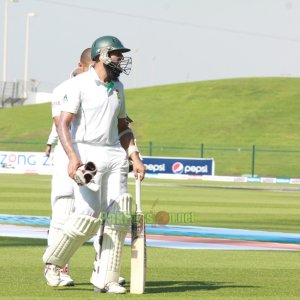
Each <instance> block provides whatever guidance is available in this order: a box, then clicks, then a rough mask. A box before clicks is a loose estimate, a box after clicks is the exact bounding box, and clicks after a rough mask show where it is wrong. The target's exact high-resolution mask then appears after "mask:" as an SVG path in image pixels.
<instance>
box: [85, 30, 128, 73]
mask: <svg viewBox="0 0 300 300" xmlns="http://www.w3.org/2000/svg"><path fill="white" fill-rule="evenodd" d="M112 51H120V52H121V53H125V52H129V51H130V49H128V48H126V47H124V46H123V44H122V42H121V41H120V40H119V39H118V38H116V37H114V36H111V35H106V36H102V37H99V38H98V39H96V40H95V41H94V43H93V45H92V51H91V57H92V60H98V59H99V60H100V61H102V62H103V63H104V64H105V65H108V66H110V67H112V68H117V69H118V70H119V71H120V72H121V73H122V72H123V73H125V74H126V75H129V73H130V71H131V65H132V59H131V57H123V58H122V59H121V60H120V61H119V62H118V63H117V64H116V63H115V62H112V60H111V58H110V53H111V52H112Z"/></svg>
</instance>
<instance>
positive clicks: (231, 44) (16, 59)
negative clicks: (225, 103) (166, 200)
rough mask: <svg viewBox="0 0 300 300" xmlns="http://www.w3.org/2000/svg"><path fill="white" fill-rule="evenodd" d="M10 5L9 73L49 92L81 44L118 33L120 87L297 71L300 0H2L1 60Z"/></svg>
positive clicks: (76, 58) (70, 66) (64, 76)
mask: <svg viewBox="0 0 300 300" xmlns="http://www.w3.org/2000/svg"><path fill="white" fill-rule="evenodd" d="M5 1H9V6H8V57H7V80H8V81H14V80H21V81H22V80H23V79H24V75H23V74H24V60H25V59H24V57H25V54H24V53H25V27H26V26H25V24H26V16H27V13H31V12H34V13H35V14H36V16H34V17H31V18H30V20H29V28H30V31H29V32H30V34H29V67H28V73H29V78H30V79H34V80H36V81H37V83H38V91H39V92H51V91H52V89H53V88H54V87H55V86H57V85H58V84H59V83H61V82H62V81H64V80H65V79H67V78H68V77H69V74H70V72H71V71H72V70H73V69H74V68H75V67H76V65H77V63H78V61H79V57H80V54H81V52H82V50H84V49H85V48H87V47H90V46H91V45H92V43H93V41H94V40H96V39H97V38H98V37H100V36H103V35H114V36H116V37H118V38H119V39H120V40H121V41H122V43H123V44H124V46H125V47H127V48H130V49H131V52H129V53H128V54H126V55H127V56H131V57H132V59H133V67H132V71H131V73H130V75H129V76H127V75H123V74H122V75H121V81H122V82H123V83H124V85H125V88H138V87H148V86H157V85H165V84H175V83H184V82H195V81H203V80H215V79H224V78H240V77H280V76H282V77H283V76H284V77H300V59H299V55H300V1H299V0H127V1H124V0H114V1H101V0H56V1H55V0H19V1H18V2H17V3H11V2H10V1H11V0H0V31H1V35H0V36H1V37H2V39H1V41H0V45H1V48H0V61H1V62H2V63H1V65H0V66H1V73H0V76H1V79H0V80H2V66H3V59H2V57H3V28H4V22H3V20H4V7H5Z"/></svg>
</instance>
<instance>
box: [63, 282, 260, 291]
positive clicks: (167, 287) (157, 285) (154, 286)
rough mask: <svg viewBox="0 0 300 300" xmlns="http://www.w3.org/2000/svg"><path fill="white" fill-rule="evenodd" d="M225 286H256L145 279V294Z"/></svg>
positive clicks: (84, 287) (79, 286) (86, 287)
mask: <svg viewBox="0 0 300 300" xmlns="http://www.w3.org/2000/svg"><path fill="white" fill-rule="evenodd" d="M125 287H126V288H127V290H128V293H129V290H130V284H129V283H127V284H125ZM227 288H233V289H236V288H241V289H245V288H258V286H253V285H238V284H233V283H231V282H210V281H147V283H146V288H145V294H159V293H182V292H192V291H201V290H202V291H215V290H218V289H227ZM90 290H93V286H92V284H91V283H89V282H81V283H76V285H75V286H74V287H61V288H59V289H57V291H64V292H65V291H90Z"/></svg>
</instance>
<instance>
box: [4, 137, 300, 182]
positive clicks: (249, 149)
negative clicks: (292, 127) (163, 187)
mask: <svg viewBox="0 0 300 300" xmlns="http://www.w3.org/2000/svg"><path fill="white" fill-rule="evenodd" d="M138 147H139V149H140V151H141V154H142V155H144V156H157V157H159V156H161V157H187V158H189V157H190V158H213V159H214V161H215V175H220V176H242V175H247V176H253V177H255V176H260V177H283V178H300V147H299V148H297V147H264V146H258V145H249V146H243V147H225V146H214V147H212V146H209V145H205V144H199V146H189V147H187V146H171V145H159V144H156V143H154V142H152V141H150V142H148V143H138ZM44 149H45V143H40V142H37V141H0V151H23V152H24V151H25V152H27V151H34V152H43V151H44ZM0 163H1V162H0Z"/></svg>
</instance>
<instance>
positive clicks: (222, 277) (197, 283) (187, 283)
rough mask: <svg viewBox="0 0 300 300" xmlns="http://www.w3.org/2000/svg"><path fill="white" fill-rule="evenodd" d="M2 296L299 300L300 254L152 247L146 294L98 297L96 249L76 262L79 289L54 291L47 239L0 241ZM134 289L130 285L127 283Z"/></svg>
mask: <svg viewBox="0 0 300 300" xmlns="http://www.w3.org/2000/svg"><path fill="white" fill-rule="evenodd" d="M0 242H1V247H0V262H1V269H2V270H1V273H0V298H1V299H7V300H13V299H28V300H29V299H56V300H60V299H96V298H97V297H99V298H101V299H104V300H105V299H163V300H175V299H178V300H179V299H218V300H222V299H236V300H246V299H247V300H248V299H251V300H261V299H270V300H292V299H299V298H300V284H299V283H300V280H299V278H300V252H283V251H219V250H216V251H208V250H175V249H162V248H150V247H148V274H147V284H146V291H145V292H146V293H145V294H144V295H131V294H127V295H119V296H118V295H107V294H101V295H99V294H94V292H93V288H92V285H91V284H89V277H90V275H91V266H92V261H93V257H94V250H93V247H92V245H90V244H86V245H85V246H83V247H81V248H80V249H79V250H78V252H77V253H76V254H75V256H74V257H73V258H72V261H71V272H72V276H73V277H74V280H75V281H76V283H77V284H76V285H75V286H74V287H68V288H51V287H49V286H47V285H46V283H45V280H44V278H43V275H42V273H43V264H42V260H41V257H42V254H43V251H44V249H45V245H46V242H45V241H44V240H34V239H18V238H0ZM129 272H130V248H129V247H128V246H126V247H125V250H124V256H123V263H122V271H121V274H122V276H125V278H126V279H127V280H128V279H129V277H130V273H129ZM126 287H127V288H129V284H128V283H127V284H126Z"/></svg>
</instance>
